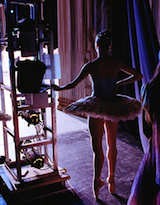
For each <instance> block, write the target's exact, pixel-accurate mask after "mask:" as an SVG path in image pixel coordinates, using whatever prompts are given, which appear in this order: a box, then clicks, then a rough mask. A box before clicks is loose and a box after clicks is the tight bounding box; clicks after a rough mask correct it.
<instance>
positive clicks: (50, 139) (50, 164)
mask: <svg viewBox="0 0 160 205" xmlns="http://www.w3.org/2000/svg"><path fill="white" fill-rule="evenodd" d="M13 2H14V1H13ZM18 2H19V3H20V1H19V0H18ZM27 2H28V1H27ZM32 2H33V1H32ZM29 3H30V2H29ZM42 3H43V1H41V0H39V1H37V0H36V1H35V2H34V3H33V6H34V8H35V14H36V18H35V19H36V26H37V27H36V35H37V36H38V47H39V50H38V53H37V58H38V59H39V60H42V57H43V43H44V41H43V35H44V34H43V30H44V24H43V18H42V17H41V16H39V14H40V11H41V9H42ZM5 8H6V20H7V49H8V54H9V62H10V68H9V70H10V71H9V73H10V84H11V86H7V85H5V84H4V83H3V72H2V66H1V67H0V74H1V78H0V80H1V81H0V94H1V107H2V111H3V112H5V110H6V107H5V106H6V102H5V101H6V99H5V92H10V93H11V95H10V96H11V101H12V113H11V114H10V115H11V116H12V120H13V130H11V128H9V127H8V126H7V122H5V121H4V122H3V138H4V152H5V163H4V164H3V165H1V170H0V183H1V186H2V187H3V188H4V189H5V190H7V192H8V193H9V194H11V195H12V199H15V200H17V198H19V199H20V200H30V197H29V196H28V195H27V198H24V197H23V199H22V198H21V197H20V195H21V196H22V195H23V196H24V195H25V194H24V193H25V192H27V191H31V192H32V190H36V189H39V188H44V187H45V186H54V185H55V186H54V188H53V187H52V191H51V192H52V193H53V192H55V193H57V192H61V191H64V190H65V189H66V188H65V181H66V180H68V179H69V178H70V176H69V175H68V174H67V173H66V171H65V170H61V169H60V168H59V167H58V157H57V132H56V100H55V93H54V91H53V90H52V89H51V88H48V90H47V91H44V92H42V93H35V94H34V93H29V94H24V93H19V92H18V91H17V85H16V72H17V71H16V69H15V57H14V51H15V48H14V45H13V25H12V21H11V12H10V11H11V2H10V0H5ZM5 41H6V40H5ZM48 42H49V49H50V50H49V56H50V63H51V66H50V67H52V69H51V71H50V72H51V73H50V76H51V78H50V79H47V80H48V81H47V82H48V83H49V85H51V84H52V83H54V78H53V76H54V69H53V68H54V55H53V30H52V29H51V30H50V31H49V41H48ZM3 44H4V42H2V43H1V47H3V46H4V45H3ZM5 44H6V43H5ZM5 46H6V45H5ZM28 96H29V98H30V99H31V100H30V103H29V104H27V103H26V98H28ZM42 97H43V98H45V102H43V101H42V102H40V104H37V103H34V102H32V103H31V101H34V99H36V98H38V100H39V101H41V100H40V99H42ZM21 99H23V103H22V100H21ZM27 102H28V101H27ZM30 110H36V111H37V112H38V113H40V117H41V119H40V121H41V122H42V127H43V128H42V130H41V132H40V133H38V134H37V135H38V138H36V140H33V139H34V137H35V135H30V136H23V137H22V136H21V135H20V129H21V125H20V121H21V120H23V119H21V120H20V118H21V117H20V114H19V113H22V112H25V111H30ZM46 110H47V111H46ZM48 113H49V117H50V126H48V125H47V120H48V116H47V115H48ZM28 129H30V127H28ZM8 137H12V138H13V141H14V148H15V161H10V156H9V150H8V149H9V145H8ZM23 142H24V143H23ZM35 148H36V150H38V151H39V152H40V154H41V156H42V158H43V159H44V166H43V168H41V167H40V168H35V167H34V166H31V165H29V164H28V163H27V161H26V160H24V159H23V157H22V151H23V150H29V149H31V150H34V149H35ZM57 185H58V186H57ZM44 193H45V192H44ZM45 194H46V193H45ZM47 194H48V193H47ZM36 197H39V196H38V195H37V196H36ZM31 198H34V196H32V197H31ZM16 202H17V201H16ZM17 204H18V203H17Z"/></svg>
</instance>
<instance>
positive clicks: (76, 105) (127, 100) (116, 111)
mask: <svg viewBox="0 0 160 205" xmlns="http://www.w3.org/2000/svg"><path fill="white" fill-rule="evenodd" d="M64 112H65V113H68V114H73V115H78V116H84V117H87V116H88V115H89V116H90V117H92V118H100V119H104V120H110V121H119V120H122V121H125V120H133V119H134V118H135V117H137V116H138V115H139V114H140V113H141V103H140V102H139V101H137V100H136V99H135V98H131V97H129V96H125V95H120V94H118V95H116V96H115V97H114V98H112V99H105V100H104V99H99V98H97V97H95V96H93V97H92V96H89V97H86V98H82V99H79V100H77V101H75V102H73V103H71V104H70V105H68V106H67V107H66V108H64Z"/></svg>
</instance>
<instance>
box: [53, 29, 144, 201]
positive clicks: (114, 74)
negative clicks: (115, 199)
mask: <svg viewBox="0 0 160 205" xmlns="http://www.w3.org/2000/svg"><path fill="white" fill-rule="evenodd" d="M111 43H112V32H111V31H110V30H104V31H102V32H100V33H98V34H97V36H96V39H95V49H96V51H97V58H96V59H94V60H93V61H92V62H88V63H86V64H85V65H84V66H83V67H82V69H81V71H80V73H79V75H78V76H77V77H76V78H75V79H74V80H73V81H72V82H70V83H68V84H67V85H64V86H57V85H52V87H53V88H54V90H56V91H60V90H67V89H73V88H74V87H76V86H77V85H78V84H79V83H80V82H81V81H82V80H83V79H84V78H85V77H87V76H88V75H90V76H91V80H92V95H91V96H88V97H86V98H83V99H80V100H78V101H76V102H73V103H71V104H70V105H69V106H67V107H66V108H65V109H64V111H65V112H66V113H69V114H75V115H81V116H88V125H89V130H90V135H91V139H92V148H93V153H94V179H93V192H94V195H95V197H96V199H98V196H99V189H100V188H101V187H102V186H103V185H104V181H103V180H102V179H101V171H102V166H103V162H104V153H103V149H102V137H103V133H104V131H105V133H106V138H107V161H108V178H107V183H108V189H109V191H110V193H111V194H113V193H114V192H115V179H114V172H115V165H116V156H117V148H116V135H117V125H118V121H119V120H128V119H134V118H135V117H136V116H137V115H138V114H139V113H140V112H141V103H140V102H139V101H137V100H136V99H134V98H131V97H129V96H124V95H121V94H116V93H117V90H118V88H119V86H121V85H125V84H129V83H133V82H134V81H136V80H140V79H141V78H142V77H143V76H142V74H141V73H139V72H138V71H137V70H135V69H134V68H132V67H128V66H127V65H126V64H125V63H123V62H122V61H120V60H118V59H116V58H114V57H112V56H110V55H109V49H110V48H111ZM120 71H123V72H125V73H127V74H128V75H129V77H127V78H125V79H122V80H119V81H118V80H117V78H118V74H119V72H120Z"/></svg>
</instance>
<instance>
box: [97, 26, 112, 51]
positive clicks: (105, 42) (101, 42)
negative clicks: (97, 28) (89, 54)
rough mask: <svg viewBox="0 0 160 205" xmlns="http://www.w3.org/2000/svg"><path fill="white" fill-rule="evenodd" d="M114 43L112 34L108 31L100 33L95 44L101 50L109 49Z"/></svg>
mask: <svg viewBox="0 0 160 205" xmlns="http://www.w3.org/2000/svg"><path fill="white" fill-rule="evenodd" d="M111 41H112V32H111V31H110V30H108V29H106V30H103V31H101V32H99V33H98V34H97V35H96V40H95V42H96V43H97V44H98V46H99V47H100V48H105V49H108V48H109V46H110V45H111Z"/></svg>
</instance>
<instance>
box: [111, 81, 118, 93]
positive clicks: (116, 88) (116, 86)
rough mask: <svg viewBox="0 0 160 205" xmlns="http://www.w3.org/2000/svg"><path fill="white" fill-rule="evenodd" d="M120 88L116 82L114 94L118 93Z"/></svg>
mask: <svg viewBox="0 0 160 205" xmlns="http://www.w3.org/2000/svg"><path fill="white" fill-rule="evenodd" d="M118 88H119V85H117V84H116V85H115V87H114V90H113V93H112V94H113V95H116V94H117V91H118Z"/></svg>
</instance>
